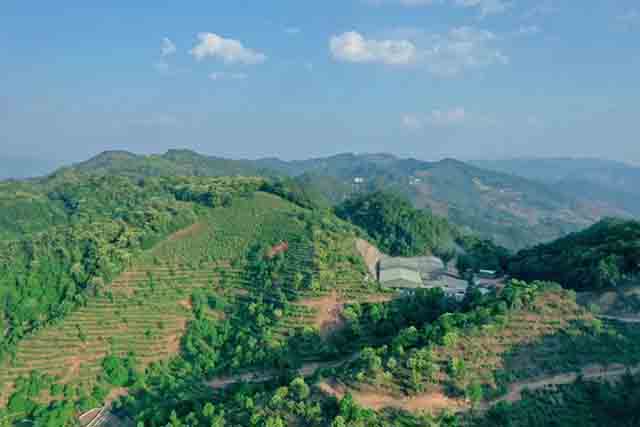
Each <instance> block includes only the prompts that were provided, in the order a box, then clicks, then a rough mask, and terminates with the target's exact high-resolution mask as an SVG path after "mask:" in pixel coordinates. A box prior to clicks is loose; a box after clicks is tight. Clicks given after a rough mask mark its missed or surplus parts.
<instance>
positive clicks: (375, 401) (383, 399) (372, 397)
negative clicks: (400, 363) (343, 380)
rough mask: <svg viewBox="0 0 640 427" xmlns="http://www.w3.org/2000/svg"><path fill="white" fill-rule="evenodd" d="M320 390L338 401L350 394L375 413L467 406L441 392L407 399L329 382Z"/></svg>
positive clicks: (436, 409) (456, 408)
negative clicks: (383, 410)
mask: <svg viewBox="0 0 640 427" xmlns="http://www.w3.org/2000/svg"><path fill="white" fill-rule="evenodd" d="M319 388H320V390H322V392H324V393H325V394H328V395H330V396H334V397H336V398H338V399H342V398H343V397H344V396H345V395H346V394H347V393H350V394H351V396H353V399H354V400H355V401H356V402H357V403H358V404H359V405H361V406H363V407H365V408H369V409H373V410H375V411H379V410H381V409H386V408H393V409H402V410H404V411H409V412H430V413H438V412H441V411H443V410H445V409H450V410H458V409H462V408H464V407H465V406H467V405H466V404H465V402H464V401H461V400H458V399H453V398H450V397H447V396H446V395H445V394H444V393H441V392H432V393H425V394H421V395H418V396H412V397H406V396H395V395H392V394H389V393H385V392H384V391H362V390H355V389H351V388H347V387H346V386H344V385H341V384H329V383H327V382H324V383H321V384H320V385H319Z"/></svg>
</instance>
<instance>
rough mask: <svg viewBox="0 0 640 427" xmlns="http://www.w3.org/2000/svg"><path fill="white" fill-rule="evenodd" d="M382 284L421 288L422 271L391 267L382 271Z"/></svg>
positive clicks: (404, 287) (387, 286)
mask: <svg viewBox="0 0 640 427" xmlns="http://www.w3.org/2000/svg"><path fill="white" fill-rule="evenodd" d="M380 284H381V285H382V286H384V287H386V288H390V289H398V290H403V291H413V290H414V289H417V288H421V287H423V286H422V278H421V277H420V273H418V272H417V271H415V270H410V269H407V268H389V269H385V270H381V271H380Z"/></svg>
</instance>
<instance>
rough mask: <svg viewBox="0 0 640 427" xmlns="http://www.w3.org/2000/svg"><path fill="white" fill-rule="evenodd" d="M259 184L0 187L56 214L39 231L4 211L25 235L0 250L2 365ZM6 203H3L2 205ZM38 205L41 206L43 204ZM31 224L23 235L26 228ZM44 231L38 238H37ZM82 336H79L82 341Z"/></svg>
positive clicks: (100, 180) (188, 181)
mask: <svg viewBox="0 0 640 427" xmlns="http://www.w3.org/2000/svg"><path fill="white" fill-rule="evenodd" d="M261 183H262V180H259V179H237V180H231V179H227V180H225V179H213V178H146V179H141V180H135V181H134V180H132V179H129V178H123V177H118V176H85V175H78V174H74V173H71V172H61V173H58V174H56V175H54V176H52V177H51V178H48V179H46V180H42V181H37V182H33V183H28V184H26V183H15V184H12V183H3V185H2V190H3V194H9V193H10V190H11V191H13V194H14V195H13V196H12V197H13V198H12V199H10V200H20V198H24V197H26V196H25V195H24V194H25V193H24V191H25V189H26V188H28V189H29V191H31V192H32V193H33V194H32V195H31V196H29V197H30V199H31V200H40V201H41V204H43V206H48V207H49V208H50V210H51V212H52V213H51V214H50V215H47V214H46V213H44V212H42V211H39V210H37V209H36V210H34V213H32V214H31V215H32V216H34V215H41V216H42V220H40V223H37V221H36V220H33V219H32V218H30V217H29V216H27V217H20V216H18V215H19V214H20V213H21V212H22V211H20V210H15V209H8V210H6V211H4V210H2V211H0V212H1V214H0V219H1V221H2V222H3V223H4V224H8V225H7V228H8V229H9V230H22V229H24V230H25V233H24V234H23V235H22V236H21V237H20V239H17V240H5V241H1V242H0V328H1V329H2V330H3V331H5V330H6V333H4V334H2V336H1V337H0V358H2V357H3V355H5V354H6V353H7V351H8V350H10V349H11V348H12V347H13V346H15V344H16V343H17V342H18V340H20V339H21V338H22V337H24V336H25V335H26V334H29V333H31V332H33V331H36V330H37V329H39V328H41V327H42V326H43V325H45V324H46V323H48V322H50V321H52V320H55V319H60V318H62V317H63V316H65V315H66V314H67V313H69V312H70V311H71V310H73V309H74V307H77V306H78V305H79V304H83V303H84V301H85V300H86V298H87V297H88V296H90V295H93V294H95V293H99V292H100V290H101V288H102V286H103V285H104V284H106V283H109V282H110V281H112V280H113V279H114V278H115V277H116V276H117V275H118V274H119V273H120V272H122V271H123V270H124V269H126V268H127V267H128V266H129V265H131V263H132V261H133V260H134V259H135V258H136V257H137V256H138V255H139V254H141V253H142V251H143V250H145V249H149V248H150V247H152V246H153V245H155V244H156V243H157V242H158V241H160V240H162V239H163V238H165V237H166V236H168V235H169V234H171V233H172V232H174V231H177V230H179V229H182V228H185V227H187V226H189V225H191V224H193V223H194V222H195V221H196V220H197V219H198V216H199V213H200V212H201V210H202V209H204V207H213V206H224V205H228V204H230V203H231V199H232V197H244V196H249V195H251V194H253V192H255V191H256V190H257V188H258V187H259V186H260V185H261ZM6 203H9V202H7V201H5V204H6ZM39 203H40V202H39ZM29 223H33V224H36V225H34V227H33V228H34V230H38V232H37V233H36V232H34V233H28V232H26V229H25V227H24V226H23V224H29ZM40 229H41V230H40ZM82 333H83V331H79V334H82Z"/></svg>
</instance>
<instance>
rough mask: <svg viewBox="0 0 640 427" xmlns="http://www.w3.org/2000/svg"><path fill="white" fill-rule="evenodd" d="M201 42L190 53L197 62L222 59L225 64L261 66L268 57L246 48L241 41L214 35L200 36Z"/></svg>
mask: <svg viewBox="0 0 640 427" xmlns="http://www.w3.org/2000/svg"><path fill="white" fill-rule="evenodd" d="M198 39H199V40H200V42H199V43H198V44H197V45H196V46H195V47H194V48H193V49H192V50H191V51H190V53H191V55H193V56H194V57H195V58H196V59H197V60H199V61H200V60H202V59H204V58H206V57H212V58H217V59H221V60H222V61H223V62H224V63H225V64H247V65H252V64H261V63H263V62H265V61H266V60H267V57H266V55H264V54H263V53H260V52H257V51H255V50H253V49H249V48H247V47H245V46H244V45H243V44H242V43H241V42H240V41H238V40H234V39H225V38H224V37H221V36H219V35H217V34H213V33H200V34H198Z"/></svg>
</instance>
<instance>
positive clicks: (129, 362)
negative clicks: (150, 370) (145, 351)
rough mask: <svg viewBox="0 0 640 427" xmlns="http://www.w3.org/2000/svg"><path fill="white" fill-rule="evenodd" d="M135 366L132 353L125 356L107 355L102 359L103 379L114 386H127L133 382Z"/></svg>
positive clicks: (135, 375)
mask: <svg viewBox="0 0 640 427" xmlns="http://www.w3.org/2000/svg"><path fill="white" fill-rule="evenodd" d="M135 366H136V361H135V357H134V355H133V354H129V355H128V356H127V357H118V356H107V357H105V358H104V359H103V360H102V369H103V372H104V376H105V380H106V381H107V382H108V383H109V384H111V385H114V386H116V387H127V386H130V385H131V384H133V383H134V382H135V380H136V377H137V374H136V371H135Z"/></svg>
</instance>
